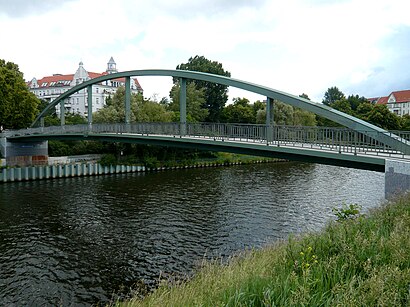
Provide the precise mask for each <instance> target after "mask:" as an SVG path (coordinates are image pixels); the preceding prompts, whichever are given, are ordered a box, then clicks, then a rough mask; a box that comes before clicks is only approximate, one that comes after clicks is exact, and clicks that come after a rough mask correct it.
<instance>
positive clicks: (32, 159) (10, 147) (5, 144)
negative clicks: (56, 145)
mask: <svg viewBox="0 0 410 307" xmlns="http://www.w3.org/2000/svg"><path fill="white" fill-rule="evenodd" d="M0 147H1V152H2V155H3V157H5V158H6V165H7V166H29V165H47V164H48V141H39V142H27V141H25V142H17V141H15V142H10V141H8V140H7V139H6V138H2V139H1V146H0Z"/></svg>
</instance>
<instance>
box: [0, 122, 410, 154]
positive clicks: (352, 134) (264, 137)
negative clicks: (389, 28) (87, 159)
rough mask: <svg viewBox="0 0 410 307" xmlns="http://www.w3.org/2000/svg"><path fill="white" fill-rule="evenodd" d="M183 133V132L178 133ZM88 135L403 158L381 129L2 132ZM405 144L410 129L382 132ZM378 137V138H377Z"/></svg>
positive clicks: (102, 127)
mask: <svg viewBox="0 0 410 307" xmlns="http://www.w3.org/2000/svg"><path fill="white" fill-rule="evenodd" d="M181 132H183V135H182V134H181ZM78 133H80V134H89V133H96V134H99V133H110V134H111V133H114V134H137V135H161V136H178V137H188V138H207V139H212V140H215V141H217V140H224V141H236V142H252V143H263V144H266V145H272V146H292V147H301V148H310V149H316V150H330V151H337V152H339V153H349V154H376V155H389V156H393V155H395V156H397V155H400V156H401V157H404V154H403V153H404V152H405V151H404V150H401V149H400V148H397V146H396V148H392V147H390V146H388V145H386V144H384V143H381V142H380V141H377V140H376V138H378V137H379V136H380V135H379V134H381V133H382V132H380V133H375V132H374V131H355V130H351V129H347V128H328V127H300V126H272V127H269V126H266V125H251V124H222V123H188V124H186V125H182V124H180V123H131V124H92V125H66V126H52V127H39V128H28V129H21V130H14V131H3V133H2V134H1V136H2V137H6V138H7V137H13V136H30V135H35V134H78ZM383 136H384V137H390V138H394V139H397V140H400V142H402V143H403V149H404V146H408V144H409V142H408V141H409V140H410V131H392V132H385V133H383ZM379 139H380V138H379Z"/></svg>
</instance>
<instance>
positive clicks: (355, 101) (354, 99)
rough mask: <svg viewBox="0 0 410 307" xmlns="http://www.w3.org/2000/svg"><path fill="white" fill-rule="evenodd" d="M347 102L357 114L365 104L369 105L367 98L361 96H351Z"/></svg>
mask: <svg viewBox="0 0 410 307" xmlns="http://www.w3.org/2000/svg"><path fill="white" fill-rule="evenodd" d="M347 102H348V103H349V104H350V108H351V109H352V110H353V111H354V112H356V110H357V108H358V107H359V106H360V105H361V104H363V103H369V101H368V100H367V99H366V98H365V97H363V96H362V97H359V95H349V96H348V97H347Z"/></svg>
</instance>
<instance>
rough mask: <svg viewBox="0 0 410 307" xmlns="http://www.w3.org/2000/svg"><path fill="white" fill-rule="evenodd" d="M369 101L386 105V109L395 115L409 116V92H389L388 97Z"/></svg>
mask: <svg viewBox="0 0 410 307" xmlns="http://www.w3.org/2000/svg"><path fill="white" fill-rule="evenodd" d="M369 101H370V102H372V103H375V104H385V105H387V108H388V109H389V110H390V111H391V112H392V113H394V114H396V115H399V116H403V115H406V114H409V115H410V90H403V91H395V92H391V93H390V95H389V96H385V97H377V98H370V99H369Z"/></svg>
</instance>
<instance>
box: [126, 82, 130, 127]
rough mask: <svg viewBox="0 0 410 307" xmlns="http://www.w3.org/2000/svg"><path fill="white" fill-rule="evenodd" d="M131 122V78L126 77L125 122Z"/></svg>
mask: <svg viewBox="0 0 410 307" xmlns="http://www.w3.org/2000/svg"><path fill="white" fill-rule="evenodd" d="M130 122H131V78H130V77H125V123H126V124H127V125H128V124H129V123H130Z"/></svg>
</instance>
